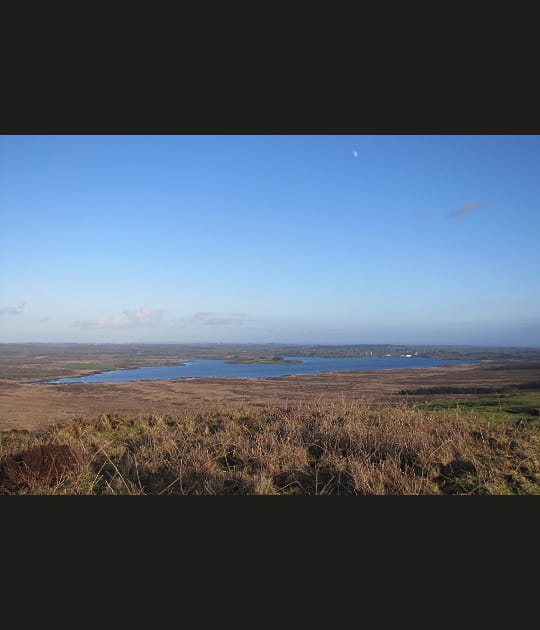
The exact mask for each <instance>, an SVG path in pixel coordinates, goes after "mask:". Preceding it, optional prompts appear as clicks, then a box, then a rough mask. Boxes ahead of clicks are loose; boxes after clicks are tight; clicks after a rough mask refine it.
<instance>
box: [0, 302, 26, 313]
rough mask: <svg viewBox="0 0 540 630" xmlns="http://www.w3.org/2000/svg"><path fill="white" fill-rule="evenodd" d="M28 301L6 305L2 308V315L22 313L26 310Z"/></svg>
mask: <svg viewBox="0 0 540 630" xmlns="http://www.w3.org/2000/svg"><path fill="white" fill-rule="evenodd" d="M25 306H26V302H21V304H19V306H4V307H3V308H0V314H1V315H20V314H21V313H22V312H23V311H24V307H25Z"/></svg>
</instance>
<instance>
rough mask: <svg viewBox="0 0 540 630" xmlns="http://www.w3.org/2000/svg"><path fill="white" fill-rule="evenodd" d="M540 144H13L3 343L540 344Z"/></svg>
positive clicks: (1, 201)
mask: <svg viewBox="0 0 540 630" xmlns="http://www.w3.org/2000/svg"><path fill="white" fill-rule="evenodd" d="M539 176H540V136H504V135H501V136H422V135H418V136H384V135H382V136H351V135H335V136H333V135H320V136H312V135H311V136H310V135H300V136H292V135H290V136H287V135H274V136H262V135H261V136H256V135H253V136H233V135H224V136H210V135H208V136H196V135H194V136H182V135H180V136H176V135H170V136H167V135H162V136H159V135H158V136H144V135H142V136H114V135H110V136H107V135H100V136H47V135H43V136H0V341H3V342H21V341H71V342H72V341H77V342H85V341H89V342H137V341H140V342H152V341H156V342H204V341H211V342H278V343H284V342H291V343H295V342H297V343H411V344H412V343H418V344H419V343H441V344H454V343H456V344H459V343H466V344H469V343H471V344H498V345H499V344H500V345H514V344H515V345H531V346H540V247H539V241H540V238H539V237H540V183H539V182H540V177H539Z"/></svg>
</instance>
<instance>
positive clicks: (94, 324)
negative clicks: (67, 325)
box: [72, 306, 165, 330]
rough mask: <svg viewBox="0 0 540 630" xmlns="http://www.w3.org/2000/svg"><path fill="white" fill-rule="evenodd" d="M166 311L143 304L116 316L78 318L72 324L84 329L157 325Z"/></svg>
mask: <svg viewBox="0 0 540 630" xmlns="http://www.w3.org/2000/svg"><path fill="white" fill-rule="evenodd" d="M164 313H165V311H163V310H161V309H157V308H152V307H151V306H141V307H140V308H139V309H137V310H136V311H130V310H125V311H122V314H121V315H117V316H116V317H95V318H94V319H87V320H77V321H75V322H73V324H72V326H76V327H77V328H81V329H84V330H89V329H93V330H95V329H101V328H136V327H138V326H155V325H157V324H160V323H161V321H162V318H163V314H164Z"/></svg>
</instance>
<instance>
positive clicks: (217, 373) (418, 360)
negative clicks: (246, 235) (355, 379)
mask: <svg viewBox="0 0 540 630" xmlns="http://www.w3.org/2000/svg"><path fill="white" fill-rule="evenodd" d="M283 358H284V359H287V360H293V361H301V363H259V364H247V363H244V364H241V363H226V362H225V361H217V360H209V359H195V360H193V361H187V362H186V364H185V365H164V366H159V367H141V368H135V369H133V370H113V371H112V372H101V373H99V374H91V375H89V376H81V377H78V378H62V379H58V380H56V381H48V383H58V384H61V383H125V382H127V381H162V380H170V379H173V378H215V377H220V378H223V377H225V378H277V377H279V376H290V375H292V374H321V373H323V372H350V371H356V370H392V369H399V368H426V367H437V366H440V365H463V364H471V363H472V362H471V361H462V360H452V359H436V358H433V357H418V356H412V357H367V358H354V359H349V358H346V359H342V358H339V359H336V358H325V357H283Z"/></svg>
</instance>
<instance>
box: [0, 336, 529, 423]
mask: <svg viewBox="0 0 540 630" xmlns="http://www.w3.org/2000/svg"><path fill="white" fill-rule="evenodd" d="M409 351H410V352H413V351H417V352H419V353H421V354H424V355H426V356H441V357H445V358H464V359H471V358H474V359H476V360H477V361H478V363H476V364H475V365H453V366H442V367H436V368H414V369H395V370H380V371H361V372H360V371H356V372H336V373H326V374H318V375H296V376H284V377H279V378H272V379H229V378H200V379H177V380H168V381H138V382H128V383H96V384H89V383H88V384H73V383H72V384H65V385H52V384H51V385H43V384H35V383H36V381H44V380H50V379H54V378H59V377H66V376H80V375H84V374H90V373H93V372H96V371H103V370H110V369H115V368H131V367H140V366H144V365H175V364H178V363H180V362H181V361H183V360H186V359H189V358H219V359H226V360H230V361H231V362H233V361H234V362H237V361H239V360H246V361H248V362H255V361H261V362H266V361H272V360H275V361H279V360H280V358H279V357H281V356H283V355H304V356H317V355H320V356H366V355H367V356H371V355H370V354H368V353H373V356H382V355H383V354H385V353H388V352H395V353H401V352H409ZM535 383H536V384H538V387H537V389H536V390H535V387H534V385H535ZM471 388H477V389H478V390H479V391H478V392H477V393H465V392H466V391H467V390H470V389H471ZM523 388H525V389H523ZM425 390H429V391H428V393H426V391H425ZM460 390H463V391H460ZM483 390H487V391H489V392H490V394H489V395H492V394H491V392H492V391H495V392H497V391H498V390H500V391H501V392H503V391H504V392H505V394H504V395H505V396H512V395H524V393H525V392H527V393H530V394H534V393H535V391H540V351H534V350H527V349H508V348H506V349H501V348H490V349H486V348H474V347H465V346H464V347H450V346H447V347H445V346H430V347H419V346H313V347H308V346H298V347H296V346H293V347H291V346H277V345H268V346H263V345H257V346H255V345H245V346H230V345H224V344H215V345H197V346H182V345H169V344H160V345H150V344H141V345H114V344H106V345H100V346H98V345H91V344H2V346H1V347H0V430H9V429H35V428H39V427H44V426H47V425H49V424H51V423H55V422H58V421H62V420H66V419H69V418H75V417H95V416H97V415H98V414H100V413H104V412H105V413H111V412H112V413H122V414H125V415H127V416H129V417H140V416H144V415H148V414H156V413H167V414H178V413H184V412H186V411H197V412H207V411H209V410H211V409H215V408H220V409H224V408H239V407H241V408H257V407H265V406H268V405H273V406H281V407H283V406H287V405H292V404H294V405H296V404H306V405H309V404H313V403H314V402H317V401H319V400H320V401H325V402H332V401H336V402H337V401H348V402H359V401H361V402H363V403H368V404H371V405H384V406H387V405H395V404H399V403H403V402H404V401H408V402H411V403H419V404H420V403H421V404H426V403H429V402H433V401H444V400H446V401H455V402H459V401H467V400H476V399H478V400H479V401H480V400H481V399H482V398H484V399H485V398H486V393H485V391H483ZM400 392H401V393H400ZM404 392H419V393H411V394H404ZM501 410H502V409H499V411H501Z"/></svg>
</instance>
